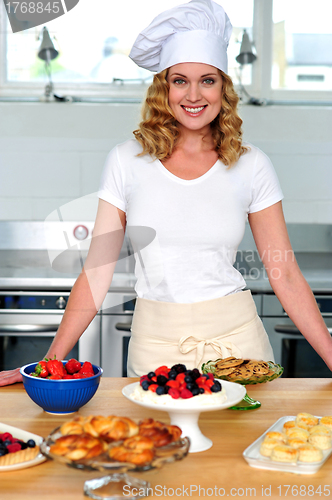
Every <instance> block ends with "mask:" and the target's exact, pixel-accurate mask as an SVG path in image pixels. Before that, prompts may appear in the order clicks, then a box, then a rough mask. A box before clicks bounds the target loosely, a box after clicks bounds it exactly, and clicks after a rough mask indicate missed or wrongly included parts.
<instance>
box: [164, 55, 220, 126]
mask: <svg viewBox="0 0 332 500" xmlns="http://www.w3.org/2000/svg"><path fill="white" fill-rule="evenodd" d="M167 81H168V83H169V94H168V102H169V105H170V107H171V109H172V111H173V113H174V116H175V118H176V120H177V121H178V122H179V123H180V124H181V125H182V126H183V127H185V128H187V129H189V130H201V129H203V128H205V127H207V126H208V125H209V124H210V123H211V122H212V121H213V120H214V119H215V118H216V116H217V115H218V114H219V111H220V109H221V102H222V98H221V96H222V77H221V75H220V72H219V71H218V69H217V68H215V67H214V66H209V65H208V64H202V63H181V64H176V65H174V66H172V67H171V68H170V69H169V71H168V75H167Z"/></svg>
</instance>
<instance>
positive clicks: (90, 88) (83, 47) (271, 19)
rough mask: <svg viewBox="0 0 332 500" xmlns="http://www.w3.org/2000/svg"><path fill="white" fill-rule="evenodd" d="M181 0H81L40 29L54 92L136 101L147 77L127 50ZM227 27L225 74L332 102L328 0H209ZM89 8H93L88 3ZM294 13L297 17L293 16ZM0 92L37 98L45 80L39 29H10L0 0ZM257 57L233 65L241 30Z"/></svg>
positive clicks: (265, 89) (261, 93) (268, 93)
mask: <svg viewBox="0 0 332 500" xmlns="http://www.w3.org/2000/svg"><path fill="white" fill-rule="evenodd" d="M184 1H185V0H122V1H121V2H116V4H115V3H114V2H110V1H109V0H93V3H92V2H90V1H89V0H80V2H79V3H78V4H77V6H76V7H75V8H74V9H72V10H71V11H70V12H68V13H67V14H66V15H64V16H61V17H59V18H57V19H55V20H54V21H51V22H49V23H47V25H46V26H47V28H48V30H49V32H50V34H51V36H52V37H53V38H54V39H55V43H56V45H57V48H58V50H59V56H58V57H57V58H56V59H54V60H53V61H52V62H51V75H52V81H53V83H54V91H55V92H56V93H57V94H59V95H61V94H63V95H72V96H86V97H88V96H99V97H102V96H105V97H116V98H128V97H133V98H137V97H138V98H141V97H142V96H143V95H144V92H145V90H146V87H147V84H148V83H149V82H151V79H152V75H151V73H150V72H149V71H146V70H143V69H140V68H138V67H137V66H136V65H135V64H134V63H133V62H132V61H131V60H130V59H129V58H128V53H129V51H130V48H131V46H132V44H133V42H134V40H135V38H136V36H137V34H138V33H139V32H140V31H141V29H143V28H144V27H145V26H147V24H148V23H149V22H150V21H151V20H152V19H153V18H154V17H155V16H156V15H157V14H158V13H159V12H162V11H163V10H165V9H167V8H171V7H173V6H175V5H179V4H182V3H184ZM216 1H217V3H220V4H221V5H222V6H223V7H224V8H225V10H226V12H227V13H228V15H229V17H230V19H231V22H232V24H233V34H232V37H231V40H230V44H229V50H228V60H229V73H230V76H231V77H232V78H233V81H234V83H235V85H238V84H239V82H240V80H239V77H240V73H241V80H242V83H243V85H244V86H245V89H246V91H247V92H249V93H250V94H251V95H253V96H255V97H257V98H263V99H267V100H271V99H275V100H278V99H311V100H324V99H325V100H326V99H332V51H331V50H329V48H330V47H331V42H332V40H331V39H332V30H331V28H330V26H329V23H330V19H331V15H332V2H330V0H316V2H315V6H314V8H312V9H305V8H303V0H291V1H289V0H236V1H234V0H216ZM92 5H93V7H92ZM299 13H300V15H299ZM0 22H1V31H0V96H14V95H21V96H38V95H41V94H42V92H43V88H44V87H45V85H46V84H47V83H48V77H47V74H46V72H45V66H44V62H43V61H41V60H40V59H39V58H38V57H37V51H38V48H39V46H40V41H41V40H40V34H41V31H42V28H43V26H38V27H36V28H32V29H29V30H26V31H23V32H19V33H14V34H13V33H12V31H11V28H10V25H9V22H8V19H7V15H6V12H5V9H4V5H3V3H2V2H1V3H0ZM244 29H246V31H247V32H248V34H249V36H250V39H251V40H252V41H253V47H254V50H256V53H257V59H256V61H255V62H254V63H253V64H252V65H244V66H243V67H242V68H241V72H240V67H239V64H238V63H237V62H236V59H235V58H236V56H237V55H238V54H239V51H240V45H241V39H242V34H243V30H244Z"/></svg>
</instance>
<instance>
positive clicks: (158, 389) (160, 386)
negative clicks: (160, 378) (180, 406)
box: [156, 385, 165, 396]
mask: <svg viewBox="0 0 332 500" xmlns="http://www.w3.org/2000/svg"><path fill="white" fill-rule="evenodd" d="M156 394H158V396H162V394H165V389H164V387H163V386H162V385H159V386H158V387H157V389H156Z"/></svg>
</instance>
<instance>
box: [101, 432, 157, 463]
mask: <svg viewBox="0 0 332 500" xmlns="http://www.w3.org/2000/svg"><path fill="white" fill-rule="evenodd" d="M153 448H154V442H153V441H152V439H150V438H148V437H145V436H134V437H132V438H128V439H125V440H124V441H123V443H122V444H121V445H120V446H114V447H112V448H111V449H110V450H109V452H108V454H109V457H110V458H112V459H113V460H117V461H118V462H130V463H133V464H135V465H146V464H148V463H150V462H151V461H152V460H153V457H154V449H153Z"/></svg>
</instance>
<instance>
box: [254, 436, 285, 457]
mask: <svg viewBox="0 0 332 500" xmlns="http://www.w3.org/2000/svg"><path fill="white" fill-rule="evenodd" d="M278 444H280V441H279V440H278V439H264V441H263V442H262V444H261V447H260V450H259V453H260V454H261V455H263V456H264V457H270V456H271V453H272V450H273V448H275V447H276V446H277V445H278Z"/></svg>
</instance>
